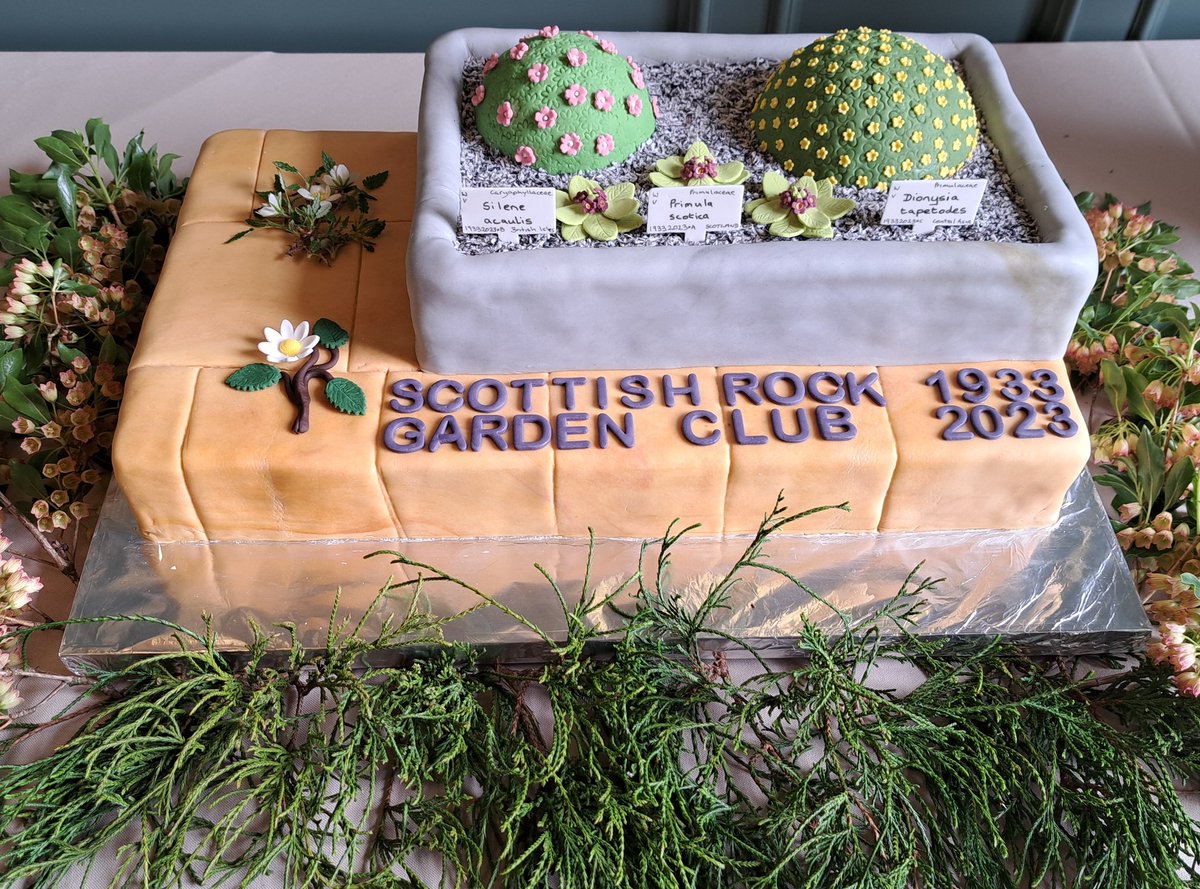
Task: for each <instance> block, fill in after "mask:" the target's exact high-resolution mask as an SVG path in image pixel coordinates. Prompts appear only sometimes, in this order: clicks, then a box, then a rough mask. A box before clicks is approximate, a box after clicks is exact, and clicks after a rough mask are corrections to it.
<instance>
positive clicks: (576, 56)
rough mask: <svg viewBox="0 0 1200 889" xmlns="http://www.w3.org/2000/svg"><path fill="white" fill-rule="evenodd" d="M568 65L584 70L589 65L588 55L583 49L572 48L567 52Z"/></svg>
mask: <svg viewBox="0 0 1200 889" xmlns="http://www.w3.org/2000/svg"><path fill="white" fill-rule="evenodd" d="M567 64H568V65H570V66H571V67H572V68H582V67H583V66H584V65H586V64H587V53H585V52H584V51H583V50H582V49H576V48H575V47H571V48H570V49H568V50H567Z"/></svg>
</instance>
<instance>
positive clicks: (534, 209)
mask: <svg viewBox="0 0 1200 889" xmlns="http://www.w3.org/2000/svg"><path fill="white" fill-rule="evenodd" d="M459 213H460V214H461V215H462V230H463V234H467V235H496V236H498V237H499V238H500V243H502V244H515V243H516V242H517V241H518V240H519V239H520V237H521V235H552V234H554V232H555V231H556V223H557V221H556V220H555V218H554V189H553V188H464V189H462V191H461V192H460V193H459Z"/></svg>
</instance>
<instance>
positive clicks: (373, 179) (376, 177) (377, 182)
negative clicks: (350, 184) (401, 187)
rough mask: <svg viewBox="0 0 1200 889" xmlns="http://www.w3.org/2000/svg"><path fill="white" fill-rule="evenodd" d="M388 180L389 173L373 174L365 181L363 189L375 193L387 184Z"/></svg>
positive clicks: (383, 171)
mask: <svg viewBox="0 0 1200 889" xmlns="http://www.w3.org/2000/svg"><path fill="white" fill-rule="evenodd" d="M387 180H388V171H387V170H382V171H381V172H378V173H372V174H371V175H370V176H367V177H366V178H365V179H363V181H362V184H363V188H365V189H366V190H367V191H374V190H375V189H377V188H379V187H380V186H382V185H383V183H385V182H387Z"/></svg>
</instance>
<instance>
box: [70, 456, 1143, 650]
mask: <svg viewBox="0 0 1200 889" xmlns="http://www.w3.org/2000/svg"><path fill="white" fill-rule="evenodd" d="M790 527H792V528H796V529H800V528H802V527H803V520H801V521H800V522H797V523H796V524H795V525H792V526H790ZM748 543H749V540H748V538H730V539H724V540H721V539H714V538H703V537H690V536H685V537H684V538H683V539H681V540H680V541H679V542H678V543H677V544H676V545H675V546H674V547H673V548H672V550H671V562H670V566H669V568H668V571H667V573H666V575H665V578H666V585H667V588H668V589H669V590H670V591H671V592H673V593H674V594H676V595H678V596H681V597H682V598H683V599H684V600H685V601H686V600H689V599H690V600H694V601H698V600H699V599H700V597H702V596H703V595H704V594H705V593H706V592H707V590H708V589H710V588H711V586H712V584H713V582H714V581H715V580H716V579H717V578H719V577H721V576H723V575H724V574H725V572H726V571H727V570H728V569H729V568H730V567H731V566H732V565H733V564H735V563H736V562H737V560H738V557H739V556H740V555H741V553H742V552H743V551H744V549H745V548H746V546H747V544H748ZM659 549H660V547H659V546H657V545H655V544H653V543H652V544H649V545H648V546H646V548H645V549H643V544H642V542H641V541H637V540H626V539H612V538H598V539H597V540H596V541H595V544H594V549H593V550H592V552H591V558H590V572H589V573H588V575H587V576H589V577H590V585H591V587H592V588H593V589H594V590H597V591H598V592H600V593H603V592H604V591H606V590H614V589H616V588H617V587H619V586H620V584H621V582H622V581H624V580H625V579H626V578H628V577H629V576H630V575H632V574H634V573H635V572H636V571H637V570H638V565H639V559H641V560H642V561H643V563H644V567H645V571H646V573H647V574H649V575H653V574H654V573H655V570H656V563H657V560H658V554H659ZM380 550H392V551H398V552H403V553H404V554H405V555H406V556H407V557H408V558H410V559H412V560H414V561H417V562H421V563H425V564H427V565H433V566H436V567H437V568H439V569H440V570H442V571H444V572H445V573H446V574H449V575H451V576H454V577H457V578H459V579H461V580H463V581H465V582H466V583H468V584H471V585H472V586H475V587H476V588H478V589H480V590H482V591H483V592H485V593H487V594H488V595H490V596H492V597H494V598H495V599H496V600H497V601H499V602H501V603H503V604H504V605H505V606H506V607H507V608H509V609H512V610H514V611H516V612H518V613H520V614H522V615H524V616H525V617H527V618H528V619H529V620H530V621H532V622H533V623H534V624H535V625H536V626H538V627H540V628H542V629H543V630H544V631H546V632H547V633H548V635H549V636H550V637H551V638H562V637H564V636H565V632H564V626H565V622H564V619H563V614H562V609H561V607H560V606H559V604H558V601H557V599H556V597H555V595H554V592H553V590H552V589H551V587H550V585H549V582H548V581H547V579H546V577H545V576H543V574H542V573H541V571H539V568H538V567H535V565H536V566H540V567H541V569H542V570H544V571H545V572H547V573H548V574H549V575H550V576H551V577H553V578H554V579H555V580H556V581H557V583H558V585H559V587H560V589H562V590H563V592H564V594H565V595H566V596H567V597H568V601H570V600H571V597H577V596H578V595H579V592H580V589H581V587H582V585H583V579H584V576H585V572H588V571H589V553H588V542H587V541H585V540H570V539H563V538H534V539H476V540H402V541H378V540H373V541H341V542H319V543H306V542H287V543H254V542H228V543H218V542H214V543H207V544H197V543H176V544H153V543H147V542H145V541H144V540H142V538H141V537H140V536H139V534H138V531H137V526H136V524H135V523H134V520H133V516H132V514H131V513H130V510H129V506H128V503H127V501H126V500H125V498H124V496H123V495H122V494H121V492H120V490H119V489H118V488H117V487H116V486H113V487H112V488H111V489H110V490H109V493H108V496H107V498H106V500H105V502H104V506H103V509H102V511H101V514H100V519H99V523H98V526H97V528H96V533H95V537H94V539H93V541H92V546H91V550H90V552H89V555H88V558H87V562H86V564H85V565H84V570H83V577H82V579H81V580H80V583H79V590H78V593H77V594H76V597H75V602H74V606H73V608H72V612H71V617H72V618H73V619H75V620H81V621H91V619H94V618H98V617H106V616H111V615H138V616H142V617H150V618H154V619H156V620H155V621H144V620H138V621H116V622H109V621H105V622H87V623H76V624H72V625H71V626H69V627H68V628H67V630H66V632H65V634H64V637H63V643H62V648H61V656H62V659H63V661H64V663H66V664H67V665H68V667H70V668H71V669H72V670H74V671H77V672H78V671H84V670H86V669H87V668H88V667H89V666H98V667H113V666H117V665H119V664H121V663H125V662H128V661H130V660H132V659H134V658H137V657H143V656H147V655H155V654H163V653H166V652H170V651H175V650H178V648H179V645H180V642H179V641H178V639H177V634H176V633H175V632H174V631H173V630H171V629H169V628H168V627H165V626H164V625H163V624H162V623H159V622H158V621H162V622H170V623H174V624H178V625H181V626H184V627H187V628H189V629H191V630H194V631H197V632H203V630H204V620H205V616H206V615H208V616H210V617H211V620H212V624H213V628H214V630H215V631H216V632H217V634H218V636H219V644H220V647H221V648H223V649H227V650H230V651H238V650H242V649H244V647H245V643H246V641H247V640H249V639H250V638H251V636H252V629H251V627H252V626H254V625H257V626H258V627H260V628H262V629H265V630H268V631H271V630H276V628H277V625H279V624H284V623H287V624H291V625H294V626H295V627H296V632H297V633H298V635H299V638H300V639H301V641H302V643H303V644H304V645H305V647H306V648H309V649H312V650H316V649H319V648H321V647H323V646H324V644H325V640H326V633H327V632H328V626H329V619H330V615H331V613H332V611H333V609H334V603H335V600H336V602H337V603H338V609H339V615H340V616H341V617H343V618H349V619H350V620H351V621H357V620H358V619H359V618H360V617H361V616H362V615H363V614H364V613H365V612H367V611H368V610H370V609H371V607H372V604H373V603H375V602H376V599H377V597H378V593H379V590H380V588H381V587H383V586H384V585H386V584H388V583H389V581H391V582H398V581H404V580H413V579H415V578H416V577H417V576H418V574H421V575H422V576H425V577H428V572H423V571H419V570H418V569H415V568H413V567H411V566H401V565H396V564H392V562H391V559H390V558H389V557H388V556H386V555H382V556H374V557H370V558H368V557H367V556H368V555H369V554H371V553H375V552H377V551H380ZM764 554H765V558H764V559H763V560H762V561H766V562H768V563H770V564H772V565H775V566H777V567H778V568H781V569H784V570H785V571H787V572H788V573H789V574H791V575H792V576H794V577H795V578H796V579H798V580H799V581H800V582H801V583H803V584H804V585H805V586H806V587H808V589H809V590H812V591H813V592H814V593H816V594H818V596H819V598H817V597H814V596H813V595H812V594H811V593H810V592H808V591H807V590H805V589H803V588H802V587H800V586H798V585H797V584H794V583H792V582H790V581H787V580H785V579H784V578H782V577H781V576H780V575H778V574H776V573H773V572H769V571H766V570H762V569H752V570H746V571H744V572H743V573H742V574H741V580H739V582H738V583H736V584H735V585H734V586H733V588H732V589H731V595H730V602H729V608H728V610H724V611H720V612H718V613H717V616H716V617H715V618H714V620H715V621H716V627H717V629H719V630H720V631H721V632H722V633H727V634H730V635H732V636H734V637H737V638H740V639H742V640H745V641H746V642H748V643H749V647H750V648H751V649H753V650H755V651H757V652H759V653H762V654H765V655H770V656H786V655H788V654H789V653H791V652H792V651H794V647H793V646H794V642H795V640H796V639H797V638H798V637H799V635H800V634H801V632H802V631H803V629H804V623H805V621H806V620H807V621H809V622H811V623H813V624H815V625H816V626H818V627H820V628H822V629H827V630H828V631H830V632H840V631H842V629H843V627H844V624H843V622H842V619H841V618H840V617H839V616H838V615H837V614H836V613H835V612H834V610H833V609H834V608H836V609H838V610H840V611H841V612H843V613H844V614H847V615H849V616H851V617H852V618H853V619H859V618H865V617H868V616H870V615H871V614H873V613H875V612H877V611H878V610H879V609H880V608H882V607H883V606H884V605H886V604H887V603H888V602H889V601H891V600H892V599H893V597H894V596H895V595H896V593H897V592H898V591H899V590H900V589H901V587H902V586H903V584H904V581H905V578H907V577H908V576H909V575H910V573H911V572H913V570H914V569H917V570H916V576H917V577H931V578H943V579H942V580H941V582H940V583H939V584H937V585H936V586H935V587H933V588H932V589H930V590H929V591H927V592H926V593H924V594H923V595H922V598H923V599H924V600H925V603H926V605H925V608H924V611H923V613H922V615H921V617H920V618H919V620H918V623H917V625H916V627H915V632H916V633H917V634H918V635H920V636H922V637H939V638H951V639H954V640H956V641H959V642H962V643H975V644H983V643H986V642H990V641H991V640H992V639H993V638H995V637H997V636H1002V637H1004V638H1005V639H1006V640H1007V641H1009V642H1010V643H1012V644H1013V645H1015V646H1017V647H1018V648H1019V649H1021V650H1023V651H1026V652H1028V653H1042V654H1064V655H1067V654H1092V653H1099V652H1123V651H1129V650H1132V649H1136V648H1138V647H1140V646H1141V645H1142V644H1144V642H1145V640H1146V638H1147V637H1148V635H1149V632H1150V627H1149V624H1148V623H1147V621H1146V618H1145V615H1144V613H1143V610H1142V606H1141V602H1140V600H1139V598H1138V595H1137V592H1136V590H1135V588H1134V586H1133V582H1132V579H1131V578H1130V574H1129V570H1128V568H1127V566H1126V563H1125V559H1124V556H1123V554H1122V553H1121V550H1120V548H1119V547H1118V545H1117V541H1116V538H1115V536H1114V535H1113V532H1112V528H1111V525H1110V523H1109V519H1108V516H1107V515H1106V513H1105V510H1104V507H1103V505H1102V504H1101V502H1100V500H1099V498H1098V496H1097V493H1096V489H1095V486H1094V485H1093V483H1092V481H1091V479H1090V477H1089V476H1088V475H1087V474H1086V473H1084V474H1082V475H1081V476H1080V477H1079V478H1078V479H1077V480H1076V482H1075V484H1074V485H1073V486H1072V488H1071V490H1070V492H1069V493H1068V495H1067V498H1066V501H1065V503H1064V505H1063V511H1062V515H1061V517H1060V518H1059V521H1058V522H1057V523H1056V524H1055V525H1053V526H1051V527H1048V528H1039V529H1032V530H1022V531H1003V532H997V531H966V532H936V533H904V534H820V535H800V534H780V535H777V536H775V537H773V538H772V539H770V540H769V541H768V542H767V544H766V546H765V549H764ZM918 566H919V567H918ZM411 595H412V593H411V587H406V588H405V591H404V592H401V593H398V594H396V595H395V596H394V597H391V598H387V599H385V600H384V601H383V602H382V603H381V605H380V606H379V607H378V609H377V610H376V611H375V612H373V613H372V614H371V616H370V617H369V618H368V620H367V621H366V622H365V624H364V626H365V632H367V633H370V632H371V631H372V630H373V629H375V628H377V627H378V626H379V624H380V623H381V622H382V620H383V618H384V617H385V616H386V615H389V614H391V615H393V616H402V615H403V614H404V613H405V612H406V611H407V609H408V608H409V605H410V602H411ZM420 595H421V597H422V601H421V603H420V607H422V608H425V609H427V610H428V611H430V612H431V613H434V614H437V615H442V616H450V615H454V614H457V613H459V612H462V611H465V610H467V609H470V608H472V607H474V606H477V605H479V603H480V600H479V599H478V597H477V596H476V595H475V594H473V593H471V592H469V591H466V590H463V589H461V588H459V587H456V586H454V585H452V584H449V583H447V582H445V581H427V582H426V583H424V585H423V587H422V590H421V594H420ZM623 596H624V594H622V597H623ZM822 600H823V601H822ZM617 601H618V604H621V603H624V604H628V602H627V599H624V598H621V599H618V600H617ZM826 603H827V604H826ZM597 620H598V621H600V622H604V623H605V624H608V625H610V626H613V627H615V626H616V625H617V624H618V623H619V621H620V618H619V616H618V615H617V614H616V613H614V612H612V611H607V610H606V611H604V612H603V613H601V614H598V615H597ZM445 634H446V638H447V639H449V640H453V641H461V642H469V643H474V644H477V645H480V646H483V647H484V648H485V649H486V651H487V652H488V655H489V656H491V657H494V658H496V659H503V660H537V659H540V658H542V657H544V656H545V655H546V653H547V652H546V646H545V643H544V642H542V641H541V639H539V637H538V636H537V635H536V634H535V633H533V632H532V631H531V630H529V629H528V628H526V627H524V626H522V625H521V624H520V623H519V622H517V621H515V620H514V619H513V618H512V617H510V616H508V615H506V614H504V613H503V612H502V611H500V610H498V609H496V608H492V607H486V608H481V609H477V610H475V611H473V612H472V613H471V614H469V615H468V616H466V617H463V618H461V619H459V620H456V621H452V622H450V623H448V624H447V625H446V627H445ZM277 640H278V648H280V649H281V650H282V649H283V648H285V647H286V646H287V644H288V640H287V636H286V634H285V633H284V632H282V631H277ZM727 645H728V643H722V642H721V641H720V640H719V639H717V638H716V637H714V640H713V647H714V648H720V647H726V646H727ZM397 651H398V653H402V652H403V649H397ZM739 651H741V650H740V649H736V648H730V651H729V654H730V656H736V655H737V654H738V653H739ZM742 653H744V652H742Z"/></svg>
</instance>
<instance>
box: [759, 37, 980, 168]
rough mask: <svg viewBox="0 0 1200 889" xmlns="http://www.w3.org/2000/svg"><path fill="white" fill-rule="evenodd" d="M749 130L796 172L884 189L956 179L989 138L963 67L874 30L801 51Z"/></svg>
mask: <svg viewBox="0 0 1200 889" xmlns="http://www.w3.org/2000/svg"><path fill="white" fill-rule="evenodd" d="M749 126H750V129H751V130H752V131H753V132H754V134H755V136H756V137H757V139H758V147H759V149H760V150H762V151H766V152H769V153H770V154H771V155H772V156H773V157H774V158H775V159H776V160H777V161H779V163H780V164H782V165H783V168H784V170H786V171H788V172H789V173H791V172H794V173H796V174H800V175H804V176H811V177H813V178H814V179H829V180H830V181H832V182H834V183H835V184H843V185H854V186H858V187H860V188H869V187H875V188H879V189H886V188H887V186H888V183H889V182H890V181H891V180H892V179H935V178H941V179H945V178H947V177H949V176H953V175H954V174H955V173H956V172H958V170H959V169H961V167H962V165H963V164H965V163H966V162H967V159H968V158H969V157H970V156H971V151H972V150H973V149H974V147H975V144H976V142H977V141H978V138H979V129H978V122H977V120H976V116H975V104H974V103H973V102H972V101H971V96H970V94H969V93H968V92H967V88H966V85H965V84H964V83H963V80H962V78H961V77H959V75H958V73H957V72H956V71H955V70H954V66H952V65H951V64H950V63H949V62H947V61H946V60H945V59H944V58H942V57H941V56H939V55H938V54H937V53H935V52H932V51H930V50H929V49H928V48H927V47H925V46H924V45H922V44H920V43H918V42H917V41H916V40H913V39H912V38H910V37H906V36H904V35H902V34H893V33H892V32H891V31H888V30H886V29H883V30H878V31H875V30H872V29H871V28H858V29H857V30H854V31H848V30H842V31H838V32H837V33H835V34H831V35H830V36H828V37H823V38H821V39H819V40H816V41H814V42H813V43H810V44H809V45H808V46H805V47H801V48H800V49H798V50H796V51H795V52H794V53H792V55H791V57H790V58H788V59H785V60H784V61H783V62H781V63H780V65H779V67H778V68H777V69H776V70H775V71H774V72H773V73H772V74H771V79H770V80H769V81H768V82H767V84H766V86H765V87H764V88H763V90H762V92H761V93H760V94H759V97H758V99H757V101H755V103H754V109H753V110H752V111H751V114H750V121H749Z"/></svg>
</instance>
